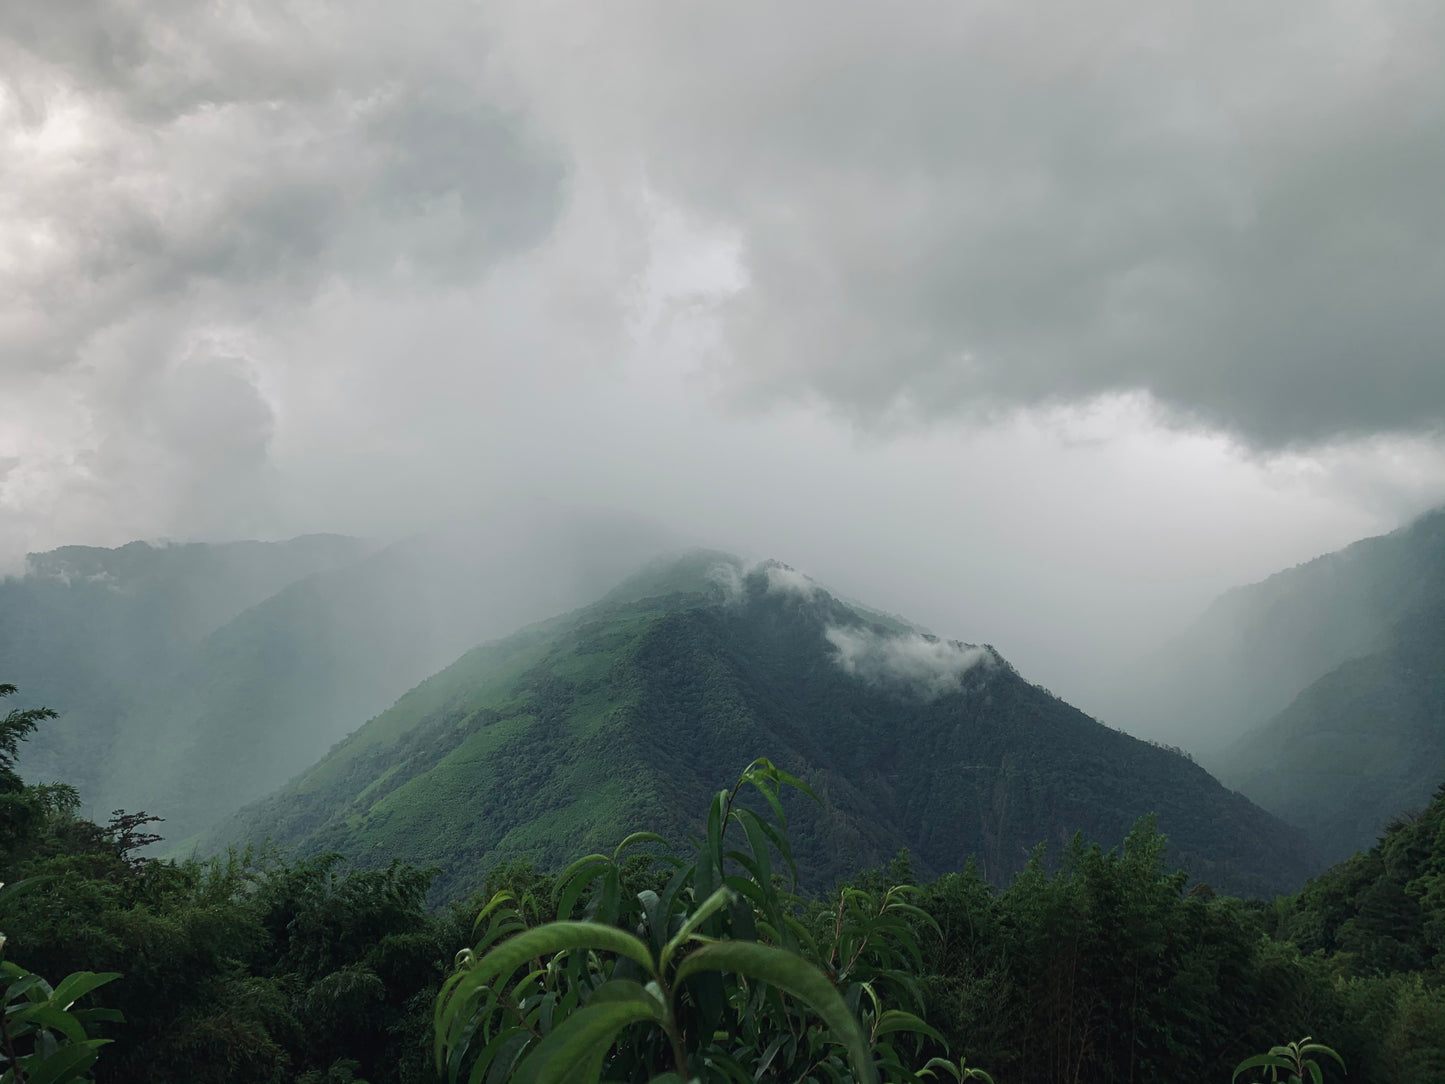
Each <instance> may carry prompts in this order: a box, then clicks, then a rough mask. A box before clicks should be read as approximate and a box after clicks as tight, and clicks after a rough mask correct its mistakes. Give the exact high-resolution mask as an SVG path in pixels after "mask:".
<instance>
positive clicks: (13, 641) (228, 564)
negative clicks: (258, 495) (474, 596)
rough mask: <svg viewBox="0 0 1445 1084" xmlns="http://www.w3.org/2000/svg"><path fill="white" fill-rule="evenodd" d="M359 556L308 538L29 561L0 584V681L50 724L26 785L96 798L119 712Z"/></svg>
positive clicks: (357, 546) (35, 745)
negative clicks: (208, 644) (247, 623)
mask: <svg viewBox="0 0 1445 1084" xmlns="http://www.w3.org/2000/svg"><path fill="white" fill-rule="evenodd" d="M370 549H371V547H370V546H368V545H367V544H365V543H363V542H360V541H358V540H357V539H354V538H343V537H341V536H338V535H308V536H305V537H302V538H295V539H292V540H291V541H289V542H229V543H223V544H204V543H188V544H182V545H151V544H148V543H145V542H132V543H130V544H129V545H126V546H121V547H119V548H116V549H102V548H98V547H89V546H66V547H64V548H62V549H57V550H52V551H50V552H48V553H37V554H30V555H29V556H28V557H27V559H26V570H25V573H24V575H22V576H13V577H7V578H5V579H0V674H3V675H4V679H3V680H5V681H10V682H14V683H17V684H19V685H20V687H21V688H22V689H23V690H24V692H25V695H26V697H27V698H30V699H32V701H33V702H35V703H44V704H48V705H50V706H51V707H52V708H54V709H55V710H56V711H58V712H60V713H61V717H60V718H59V719H58V720H56V721H55V722H53V723H51V724H49V725H47V726H46V727H45V728H43V729H42V730H41V732H40V733H38V734H36V735H35V737H34V738H33V739H32V741H31V742H30V743H29V745H28V747H27V749H26V755H25V763H26V774H27V775H28V776H30V777H32V778H39V779H45V778H51V779H56V778H58V779H65V780H68V781H70V782H73V783H76V784H77V785H79V786H80V788H81V789H82V791H84V792H87V793H88V792H90V791H92V790H93V789H95V788H97V787H98V786H100V785H101V782H102V780H103V779H104V778H105V777H106V776H107V774H108V771H107V764H108V761H109V758H110V756H111V752H112V750H113V748H114V746H115V741H116V734H117V727H118V726H119V725H120V721H121V719H122V718H123V717H124V716H125V714H126V712H127V711H128V710H129V709H130V708H131V707H133V706H134V705H136V704H138V703H140V702H141V701H143V700H144V699H145V698H146V697H147V696H148V695H150V694H151V692H152V691H153V690H155V689H157V688H162V687H164V686H166V685H167V684H168V683H169V682H170V681H171V680H172V679H173V678H174V677H175V675H176V674H177V673H179V672H180V670H181V669H182V668H183V667H184V666H185V664H186V661H187V660H188V659H189V658H190V656H191V653H192V652H193V651H194V650H195V649H196V647H197V646H198V645H199V644H200V643H201V642H203V641H204V640H205V638H206V637H207V636H209V635H210V634H211V633H213V632H215V631H216V630H217V629H218V628H220V627H221V626H222V625H224V624H226V623H227V622H228V621H230V620H231V619H232V618H233V617H235V616H236V615H237V614H239V613H241V612H242V611H244V610H246V609H248V608H249V607H251V606H254V605H255V604H256V603H258V602H260V601H262V600H263V599H265V598H267V597H268V596H270V595H272V594H274V593H275V592H276V591H278V590H280V589H282V588H284V587H285V586H286V585H287V584H290V583H293V582H295V581H296V580H298V579H302V578H304V577H306V576H309V575H312V574H313V573H317V572H324V571H326V570H329V569H334V568H339V567H342V566H344V565H347V564H350V563H352V562H354V561H356V560H358V559H360V558H362V557H363V556H365V554H366V553H367V552H369V550H370ZM106 808H107V809H109V808H110V807H108V806H107V807H106Z"/></svg>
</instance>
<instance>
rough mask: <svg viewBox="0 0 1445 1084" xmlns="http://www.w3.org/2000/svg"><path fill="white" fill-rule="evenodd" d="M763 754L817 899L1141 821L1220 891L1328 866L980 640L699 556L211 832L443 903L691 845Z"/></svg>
mask: <svg viewBox="0 0 1445 1084" xmlns="http://www.w3.org/2000/svg"><path fill="white" fill-rule="evenodd" d="M762 755H766V756H769V757H771V758H772V759H774V760H775V761H776V762H778V763H779V764H780V765H781V766H783V767H785V768H787V769H788V770H790V771H793V772H794V773H796V774H798V775H799V776H800V777H802V778H804V779H806V780H807V781H808V782H810V783H811V784H812V785H813V787H814V788H815V789H816V790H817V791H818V793H819V794H820V795H822V796H823V797H824V799H825V801H824V804H823V805H821V806H814V805H813V804H812V803H810V802H808V801H806V800H801V801H794V802H793V803H792V815H793V817H794V818H795V819H796V821H797V823H798V825H799V827H798V830H797V831H796V832H795V837H796V839H797V845H798V848H799V850H798V854H799V861H800V865H801V867H802V870H803V873H804V876H805V879H806V880H808V881H809V882H810V883H812V884H813V885H815V886H818V885H823V884H827V883H829V882H830V881H831V880H832V879H834V878H835V877H837V876H839V875H842V874H847V873H853V872H856V871H857V870H859V869H861V868H864V867H867V866H871V865H875V864H878V863H881V862H883V861H886V860H887V859H889V858H891V857H892V856H893V855H894V854H895V853H896V852H897V851H898V850H899V849H900V848H903V847H907V848H909V850H910V852H911V855H912V859H913V862H914V864H915V867H916V868H919V869H920V870H921V871H922V872H941V871H944V870H949V869H957V868H960V867H961V866H962V865H963V864H964V863H965V862H966V861H967V860H968V859H969V858H970V856H976V857H977V859H978V860H979V862H980V863H981V865H982V868H983V869H984V870H985V871H986V873H987V875H988V876H989V877H990V878H991V879H993V880H995V881H1003V880H1005V879H1007V878H1008V877H1009V876H1011V875H1012V874H1013V873H1014V872H1015V871H1016V870H1018V869H1019V868H1021V866H1022V865H1023V864H1024V863H1025V862H1026V860H1027V858H1028V856H1029V854H1030V852H1031V850H1032V849H1033V848H1034V846H1035V845H1036V844H1038V843H1040V842H1043V843H1046V844H1048V845H1049V846H1050V847H1052V848H1057V847H1059V846H1060V845H1062V844H1063V843H1065V842H1066V841H1067V840H1068V838H1069V837H1070V836H1071V835H1072V834H1073V833H1075V832H1080V831H1081V832H1083V833H1084V834H1085V836H1086V837H1088V838H1090V839H1095V840H1101V841H1104V842H1106V843H1109V844H1114V843H1118V842H1119V841H1121V840H1122V839H1123V837H1124V835H1125V834H1126V833H1127V832H1128V830H1129V828H1130V826H1131V825H1132V824H1133V822H1134V821H1135V820H1136V819H1137V818H1139V817H1142V816H1144V815H1146V814H1149V813H1157V815H1158V820H1159V825H1160V827H1161V828H1162V829H1163V830H1164V831H1165V832H1166V833H1168V834H1169V836H1170V840H1171V844H1172V847H1173V851H1174V857H1175V858H1176V860H1177V861H1179V862H1180V863H1181V864H1182V865H1183V866H1184V867H1185V868H1187V869H1189V870H1190V871H1191V872H1192V873H1193V874H1194V875H1195V876H1197V877H1201V878H1204V879H1207V880H1209V881H1210V882H1212V883H1213V884H1215V885H1216V886H1217V887H1220V888H1225V889H1228V890H1232V891H1236V892H1247V893H1269V892H1276V891H1283V890H1286V889H1289V888H1293V887H1297V886H1298V885H1299V884H1300V883H1301V882H1302V881H1303V879H1304V878H1305V877H1306V876H1307V875H1308V874H1310V873H1312V872H1314V871H1315V870H1317V869H1318V868H1320V867H1319V863H1318V860H1317V858H1316V856H1315V855H1313V854H1312V853H1311V851H1310V848H1309V846H1308V844H1306V843H1305V842H1304V840H1303V838H1302V837H1301V836H1300V835H1299V833H1298V832H1296V831H1295V830H1293V829H1291V828H1288V827H1287V826H1285V825H1284V824H1283V823H1281V822H1280V821H1278V820H1276V819H1275V818H1273V817H1271V816H1270V815H1268V814H1267V813H1265V812H1263V811H1262V810H1260V809H1258V808H1257V807H1255V806H1254V805H1252V804H1251V803H1250V802H1249V801H1247V800H1246V799H1244V798H1243V797H1241V796H1240V795H1238V794H1234V793H1231V792H1230V791H1228V790H1226V789H1225V788H1224V787H1222V786H1220V785H1219V784H1218V783H1217V782H1216V781H1215V780H1214V779H1212V778H1211V777H1210V776H1209V775H1208V774H1207V773H1206V772H1205V771H1204V770H1203V769H1202V768H1200V767H1198V766H1197V765H1195V764H1193V763H1192V762H1190V761H1189V760H1188V759H1186V758H1185V757H1183V756H1181V755H1179V754H1177V753H1175V752H1172V751H1169V750H1166V749H1163V748H1160V747H1157V746H1154V745H1150V744H1148V743H1146V742H1142V741H1139V740H1137V739H1135V738H1131V737H1129V736H1127V735H1125V734H1122V733H1120V732H1117V731H1114V730H1110V729H1109V728H1107V727H1104V726H1102V725H1100V724H1099V723H1097V722H1095V721H1093V720H1092V719H1090V718H1088V717H1087V716H1085V715H1084V714H1083V713H1082V712H1079V711H1077V710H1076V709H1074V708H1072V707H1070V706H1069V705H1067V704H1065V703H1063V702H1062V701H1060V700H1057V699H1056V698H1054V697H1053V696H1051V695H1049V694H1048V693H1047V692H1045V691H1044V690H1042V689H1040V688H1038V687H1037V686H1034V685H1032V684H1030V683H1029V682H1027V681H1026V680H1024V679H1023V678H1022V677H1020V676H1019V675H1018V674H1017V673H1016V672H1015V671H1014V669H1013V668H1012V667H1011V666H1010V665H1009V664H1008V663H1007V662H1005V661H1004V660H1003V659H1001V658H1000V657H999V656H998V655H997V653H996V652H994V651H993V650H992V649H991V648H988V647H979V646H970V645H965V644H959V643H955V642H949V641H943V640H939V639H936V638H934V637H930V636H927V635H925V634H923V633H920V632H918V631H916V630H914V629H912V628H910V627H909V626H907V625H906V624H905V623H903V622H900V621H898V620H897V619H892V618H886V617H883V616H882V615H880V614H876V613H874V612H872V611H869V610H865V609H863V608H861V607H857V606H853V605H848V604H844V603H842V602H840V601H839V600H838V599H836V598H834V597H833V596H831V595H830V594H828V593H827V592H826V591H825V590H823V589H822V588H821V587H819V586H818V585H816V584H814V583H812V582H811V581H810V580H808V579H807V578H806V577H804V576H802V575H801V574H799V573H797V572H795V571H794V570H792V569H789V568H787V567H786V566H782V565H777V564H766V565H763V566H760V567H757V568H754V569H751V570H749V569H746V568H745V567H744V566H743V565H742V563H741V562H739V561H737V560H736V559H735V558H730V557H727V556H724V555H719V554H712V553H695V554H691V555H689V556H688V557H686V558H684V559H682V560H679V561H675V562H671V563H663V564H658V565H655V566H653V567H651V568H650V569H649V570H648V571H646V572H645V573H644V574H642V575H640V576H637V577H635V578H633V579H632V580H631V581H629V582H627V583H626V584H624V585H623V586H622V587H620V588H618V589H617V590H615V591H614V592H613V593H612V594H610V595H609V596H608V597H606V598H605V599H603V600H602V601H601V602H599V603H597V604H595V605H592V606H589V607H586V608H584V609H581V610H578V611H576V612H574V613H571V614H568V615H566V616H564V617H560V618H556V619H553V620H551V621H548V622H545V623H543V624H540V625H536V626H533V627H531V628H529V629H526V630H524V631H523V632H520V633H518V634H516V635H514V636H511V637H508V638H506V639H503V640H500V641H498V642H496V643H493V644H489V645H486V646H483V647H480V648H477V649H475V650H473V651H471V652H469V653H468V654H466V655H465V656H463V657H462V658H461V659H460V660H458V661H457V662H456V663H455V664H453V665H452V666H450V667H448V668H447V669H445V670H443V671H442V672H440V673H439V674H437V675H436V676H434V677H432V678H430V679H429V680H427V681H426V682H424V683H422V684H421V685H420V686H418V687H417V688H416V689H413V690H412V691H411V692H410V693H408V694H407V695H406V696H404V697H402V698H401V699H400V700H399V701H398V702H397V703H396V704H395V705H394V706H393V707H392V708H390V709H389V710H388V711H386V712H384V713H382V714H381V715H379V716H378V717H377V718H375V719H373V720H372V721H371V722H369V723H367V724H366V725H365V726H363V727H362V728H361V729H359V730H358V731H357V732H356V733H355V734H352V735H351V736H350V737H348V738H347V739H346V740H345V741H343V742H341V743H340V744H338V745H337V746H336V747H335V748H334V749H333V750H332V751H331V752H330V753H329V754H328V755H327V756H326V757H324V758H323V759H322V760H321V761H320V762H319V763H318V764H317V765H316V766H315V767H313V768H312V769H311V770H309V771H308V772H306V773H305V774H303V775H302V776H301V777H300V778H299V779H297V780H295V781H293V782H292V783H291V784H289V785H288V786H287V787H285V788H284V789H283V790H281V791H280V792H279V793H278V794H276V795H273V796H272V797H270V798H267V799H265V800H264V801H262V802H260V803H258V804H256V805H254V806H252V807H250V808H248V809H247V810H245V811H243V812H242V813H241V814H239V815H238V816H237V817H236V818H234V819H232V820H231V821H229V822H227V823H226V824H225V825H224V826H223V827H222V828H221V829H220V830H219V831H218V832H217V833H215V834H214V835H212V836H211V837H210V840H209V842H210V844H211V845H212V846H215V845H219V844H221V843H223V842H240V841H261V840H264V839H270V840H273V841H275V842H279V843H282V844H286V845H291V846H295V847H297V848H299V849H300V850H302V851H305V852H317V851H327V850H338V851H342V852H343V853H346V854H348V855H352V856H355V857H358V858H360V859H361V860H362V861H367V862H386V861H390V860H392V859H393V858H400V859H404V860H406V861H410V862H416V863H420V864H422V865H435V866H438V867H440V868H441V869H442V871H443V873H442V876H441V879H440V882H439V890H440V891H441V892H442V893H443V894H444V895H451V896H455V895H458V894H460V893H462V892H464V891H465V890H467V889H468V888H470V887H473V886H475V885H476V884H477V883H478V880H479V878H480V876H481V875H482V873H483V872H484V870H485V869H486V868H487V867H489V866H491V865H493V864H496V863H499V862H503V861H507V860H510V859H515V858H528V859H531V860H533V861H536V862H538V863H539V864H542V865H544V866H546V865H555V864H558V863H561V862H563V861H566V860H569V859H571V858H574V857H577V856H578V855H580V854H582V853H585V852H587V851H589V850H597V849H604V848H606V849H610V847H611V846H612V845H614V844H615V843H616V842H617V840H618V839H620V838H621V837H622V836H623V835H624V834H626V833H627V832H628V831H631V830H633V829H638V828H648V829H652V830H657V831H662V832H664V833H665V834H668V835H670V836H671V837H672V838H674V839H677V840H679V841H681V840H682V839H683V838H685V836H686V834H687V833H689V832H692V831H696V829H697V824H696V823H695V821H694V819H693V818H694V817H695V816H696V815H697V814H698V812H699V811H700V810H702V809H703V808H705V806H706V802H707V799H708V796H709V795H710V794H711V793H712V792H713V791H715V790H716V789H717V788H718V787H719V786H722V785H725V784H726V783H728V782H729V781H730V780H732V779H733V778H735V777H736V775H737V773H738V772H739V771H740V770H741V769H742V768H743V767H744V766H745V765H746V764H747V763H748V762H749V761H751V760H752V759H753V758H754V757H757V756H762Z"/></svg>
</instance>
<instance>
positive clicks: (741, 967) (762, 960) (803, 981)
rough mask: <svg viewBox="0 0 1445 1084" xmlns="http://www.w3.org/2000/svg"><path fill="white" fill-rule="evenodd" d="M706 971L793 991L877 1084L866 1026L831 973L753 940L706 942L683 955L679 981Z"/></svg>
mask: <svg viewBox="0 0 1445 1084" xmlns="http://www.w3.org/2000/svg"><path fill="white" fill-rule="evenodd" d="M702 971H727V972H734V973H736V974H740V975H746V976H747V977H749V978H754V979H760V980H762V981H763V982H765V983H767V984H769V985H770V986H774V987H776V988H777V989H779V990H782V991H785V992H786V993H788V994H791V995H792V996H793V997H795V998H797V999H798V1000H799V1001H802V1002H803V1003H804V1004H805V1005H807V1006H808V1007H809V1008H810V1009H812V1010H813V1011H814V1012H815V1013H817V1014H818V1016H820V1017H821V1018H822V1020H823V1022H824V1023H825V1024H827V1026H828V1030H829V1031H830V1032H831V1037H832V1039H833V1041H834V1042H837V1043H840V1044H841V1045H842V1046H843V1048H844V1049H845V1050H847V1052H848V1056H849V1058H850V1060H851V1061H852V1062H853V1070H854V1073H855V1074H856V1075H857V1077H858V1080H859V1081H860V1082H863V1084H874V1082H875V1081H876V1080H877V1075H876V1073H875V1072H874V1069H873V1061H872V1058H871V1056H870V1055H869V1052H868V1044H867V1042H866V1040H865V1039H864V1036H863V1032H862V1029H860V1028H859V1026H858V1021H857V1020H855V1019H854V1018H853V1014H852V1013H850V1012H849V1011H848V1007H847V1006H846V1005H844V1004H843V999H842V997H840V996H839V994H838V991H837V990H836V989H835V988H834V987H833V984H832V983H831V982H829V981H828V977H827V976H826V975H824V974H823V973H822V972H821V971H819V970H818V969H817V968H816V967H814V966H813V965H812V964H810V963H808V962H807V961H806V960H804V959H802V958H801V957H799V956H795V955H794V954H793V953H791V952H787V951H785V950H783V949H779V948H774V947H773V946H771V945H760V944H757V943H756V942H752V941H720V942H718V943H716V944H711V945H704V946H703V947H702V948H700V949H698V950H697V951H696V952H694V953H692V954H691V955H690V956H688V958H687V959H685V960H683V962H682V965H681V966H680V967H679V968H678V969H677V981H678V982H679V983H681V982H683V981H684V980H685V979H687V977H688V976H689V975H693V974H697V973H698V972H702Z"/></svg>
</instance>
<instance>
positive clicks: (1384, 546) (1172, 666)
mask: <svg viewBox="0 0 1445 1084" xmlns="http://www.w3.org/2000/svg"><path fill="white" fill-rule="evenodd" d="M1442 601H1445V509H1438V510H1435V511H1433V512H1429V513H1427V514H1425V515H1423V516H1421V517H1420V518H1418V519H1416V520H1415V521H1413V522H1412V523H1409V524H1407V525H1406V526H1404V527H1401V528H1400V529H1399V530H1396V531H1393V532H1391V533H1390V534H1386V535H1382V536H1379V537H1375V538H1367V539H1363V540H1361V541H1359V542H1356V543H1354V544H1353V545H1350V546H1347V547H1345V548H1344V549H1342V550H1339V551H1338V552H1335V553H1329V554H1326V555H1324V556H1321V557H1318V558H1316V559H1314V560H1312V561H1308V562H1306V563H1304V564H1301V565H1298V566H1296V567H1294V568H1290V569H1286V570H1284V571H1281V572H1278V573H1275V574H1274V575H1272V576H1270V577H1268V578H1267V579H1265V580H1263V581H1262V582H1260V583H1255V584H1251V585H1248V586H1243V587H1237V588H1234V589H1233V590H1230V591H1228V592H1226V593H1225V594H1224V595H1223V596H1221V597H1220V598H1219V599H1218V600H1217V601H1216V602H1215V603H1214V604H1213V605H1212V606H1211V607H1210V608H1209V609H1208V611H1207V612H1206V613H1205V614H1204V615H1203V616H1202V617H1201V618H1200V619H1199V620H1198V621H1196V622H1195V623H1194V624H1193V625H1192V626H1191V627H1190V628H1189V629H1188V630H1187V631H1186V632H1184V633H1183V634H1182V635H1181V636H1179V637H1177V638H1176V639H1174V640H1173V641H1171V642H1169V643H1167V644H1165V645H1164V646H1163V647H1162V648H1160V649H1159V651H1158V652H1156V653H1155V654H1154V655H1153V656H1152V657H1150V658H1148V659H1146V660H1144V661H1142V662H1141V663H1139V664H1138V665H1136V666H1134V667H1133V668H1131V670H1130V671H1129V672H1128V673H1127V675H1121V678H1122V680H1117V681H1115V682H1114V683H1113V685H1112V689H1111V691H1110V693H1108V694H1104V695H1101V696H1100V697H1099V700H1100V707H1101V712H1102V714H1103V716H1104V717H1105V718H1107V719H1109V720H1111V721H1116V722H1118V723H1120V724H1121V725H1123V726H1125V727H1126V728H1127V729H1128V730H1130V732H1132V733H1136V734H1142V735H1145V736H1147V737H1151V738H1157V739H1159V740H1162V741H1167V742H1170V743H1175V744H1181V745H1183V746H1185V747H1186V748H1188V749H1190V750H1191V751H1193V752H1194V753H1195V754H1196V755H1198V756H1199V757H1200V758H1201V760H1203V761H1204V762H1205V763H1206V764H1217V763H1223V761H1222V759H1221V757H1222V755H1223V752H1224V750H1225V749H1226V748H1227V747H1228V746H1230V745H1231V743H1233V742H1234V741H1236V740H1237V739H1239V738H1241V737H1242V736H1243V735H1245V734H1247V733H1250V732H1251V731H1253V730H1255V729H1256V728H1258V727H1259V726H1261V725H1263V724H1264V723H1265V722H1266V721H1267V720H1269V719H1271V718H1272V717H1274V716H1275V715H1276V714H1278V713H1279V712H1281V711H1283V710H1284V709H1285V708H1286V707H1287V706H1288V705H1289V704H1290V703H1291V702H1292V701H1293V700H1294V699H1295V698H1296V697H1297V696H1298V695H1299V694H1300V693H1301V692H1302V691H1303V690H1304V689H1305V688H1306V687H1307V686H1309V685H1311V684H1312V683H1313V682H1315V681H1316V680H1318V679H1319V678H1321V677H1322V676H1324V675H1325V674H1326V673H1327V672H1329V671H1331V670H1333V669H1334V668H1335V667H1337V666H1339V665H1340V664H1341V663H1344V662H1346V661H1348V660H1351V659H1358V658H1362V657H1364V656H1366V655H1369V654H1372V653H1374V652H1377V651H1381V650H1384V649H1386V648H1387V647H1389V646H1390V645H1391V644H1392V643H1393V642H1394V640H1395V638H1396V636H1397V633H1396V630H1397V627H1398V625H1399V623H1400V622H1401V621H1403V620H1406V619H1408V618H1410V617H1411V616H1412V615H1415V614H1417V613H1423V612H1425V611H1427V610H1429V609H1431V608H1433V607H1437V606H1438V605H1439V604H1440V603H1441V602H1442Z"/></svg>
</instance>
